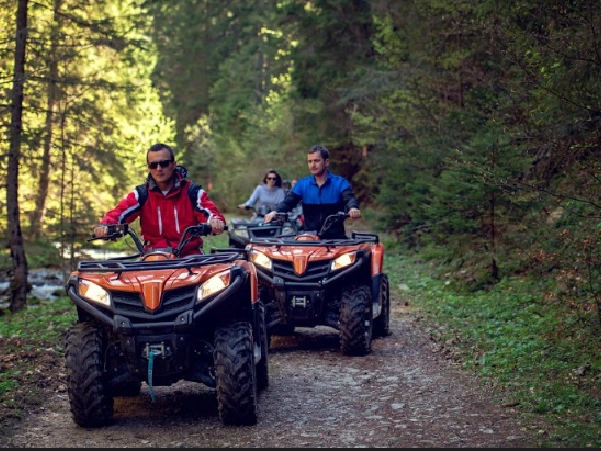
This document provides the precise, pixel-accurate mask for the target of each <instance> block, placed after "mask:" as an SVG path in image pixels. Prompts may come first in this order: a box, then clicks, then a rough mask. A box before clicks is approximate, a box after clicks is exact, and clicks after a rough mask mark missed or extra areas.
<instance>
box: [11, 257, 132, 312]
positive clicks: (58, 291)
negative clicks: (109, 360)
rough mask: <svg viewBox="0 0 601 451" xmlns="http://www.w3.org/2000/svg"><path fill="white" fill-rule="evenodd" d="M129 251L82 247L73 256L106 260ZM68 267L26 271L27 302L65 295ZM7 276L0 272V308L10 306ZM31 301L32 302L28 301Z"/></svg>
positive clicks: (34, 302) (52, 298) (49, 299)
mask: <svg viewBox="0 0 601 451" xmlns="http://www.w3.org/2000/svg"><path fill="white" fill-rule="evenodd" d="M130 254H131V252H126V251H111V250H106V249H82V250H80V251H78V253H77V255H75V257H77V258H79V259H80V260H81V259H85V260H97V259H102V260H107V259H111V258H117V257H125V256H127V255H130ZM69 274H70V270H69V269H61V268H39V269H29V270H28V271H27V282H28V283H29V284H31V291H30V292H29V293H28V294H27V300H28V303H30V304H33V305H35V304H36V303H37V302H40V301H42V302H44V301H52V300H54V299H56V298H58V297H64V296H67V292H66V291H65V283H66V281H67V278H68V277H69ZM9 287H10V278H9V276H8V275H7V274H6V273H4V272H1V273H0V310H1V309H7V308H9V306H10V295H9V292H8V289H9ZM30 301H33V302H30Z"/></svg>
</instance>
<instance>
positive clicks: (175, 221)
mask: <svg viewBox="0 0 601 451" xmlns="http://www.w3.org/2000/svg"><path fill="white" fill-rule="evenodd" d="M173 175H174V177H175V182H174V184H173V187H172V188H171V190H170V191H169V192H168V193H167V194H163V193H162V192H161V190H160V189H159V187H158V186H157V184H156V182H155V181H154V179H153V178H152V177H151V176H150V174H148V178H147V179H146V182H145V183H144V184H142V185H138V186H136V188H135V190H134V191H132V192H130V193H128V194H127V195H126V196H125V197H124V198H123V200H121V202H119V203H118V204H117V206H116V207H115V208H114V209H112V210H111V211H109V212H108V213H106V215H104V217H103V218H102V221H101V224H125V223H127V224H129V223H132V222H133V221H135V220H136V219H137V218H140V234H141V235H142V239H143V240H144V245H145V247H146V249H150V248H153V249H165V248H175V247H176V246H177V244H178V243H179V239H180V237H181V234H182V233H183V231H184V230H185V229H186V227H189V226H191V225H197V224H200V223H206V222H208V221H209V220H210V219H211V218H214V217H216V218H219V219H221V220H222V221H223V222H225V217H224V216H223V215H222V214H221V213H220V212H219V210H218V208H217V206H216V205H215V203H213V201H211V200H209V195H208V194H207V192H206V191H205V190H203V189H202V187H201V186H200V185H197V184H196V183H193V182H191V181H189V180H186V175H187V171H186V169H185V168H183V167H182V166H177V167H176V168H175V171H174V172H173ZM202 244H203V241H202V238H200V237H198V238H197V239H196V240H193V241H191V242H190V243H189V244H188V245H187V246H186V247H185V248H184V249H183V250H182V253H181V255H182V256H186V255H190V254H198V253H202Z"/></svg>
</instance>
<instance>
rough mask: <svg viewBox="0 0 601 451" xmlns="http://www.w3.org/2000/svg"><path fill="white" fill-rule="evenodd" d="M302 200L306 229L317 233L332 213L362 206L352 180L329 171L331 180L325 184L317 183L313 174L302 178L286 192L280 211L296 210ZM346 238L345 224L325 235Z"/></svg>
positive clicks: (333, 228)
mask: <svg viewBox="0 0 601 451" xmlns="http://www.w3.org/2000/svg"><path fill="white" fill-rule="evenodd" d="M300 201H302V203H303V216H304V218H305V225H304V228H305V230H315V231H317V232H319V229H321V226H322V225H323V223H324V221H325V219H326V218H327V217H328V216H329V215H332V214H335V213H338V212H339V211H344V212H347V213H348V211H349V210H350V209H351V208H359V202H358V201H357V199H356V198H355V195H354V193H353V190H352V189H351V185H350V183H349V182H348V180H347V179H345V178H344V177H340V176H339V175H334V174H332V173H331V172H330V171H329V170H328V175H327V179H326V181H325V183H324V184H323V185H321V186H318V185H317V182H316V181H315V177H314V176H313V175H309V176H307V177H304V178H302V179H300V180H299V181H298V182H297V183H296V185H295V186H294V188H292V190H291V191H289V192H288V193H287V194H286V198H285V199H284V201H283V202H282V203H280V204H278V206H277V208H276V211H278V212H280V213H285V212H289V211H292V209H293V208H294V207H295V206H296V205H297V204H298V203H299V202H300ZM343 237H345V232H344V224H343V223H340V224H338V225H337V227H332V228H331V229H330V230H328V232H327V233H326V234H325V235H324V238H343Z"/></svg>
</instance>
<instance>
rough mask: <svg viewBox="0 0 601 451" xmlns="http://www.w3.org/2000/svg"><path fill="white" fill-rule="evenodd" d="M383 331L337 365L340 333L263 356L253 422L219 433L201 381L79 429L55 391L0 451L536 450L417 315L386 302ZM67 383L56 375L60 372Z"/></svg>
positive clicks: (297, 341) (308, 338) (160, 391)
mask: <svg viewBox="0 0 601 451" xmlns="http://www.w3.org/2000/svg"><path fill="white" fill-rule="evenodd" d="M393 305H394V306H396V307H395V308H393V312H392V318H391V330H392V335H391V336H389V337H386V338H383V339H378V340H375V341H374V344H373V352H372V353H371V354H370V355H368V356H365V357H343V356H341V355H340V352H339V350H338V336H337V332H336V331H334V330H333V329H329V328H322V327H319V328H315V329H298V332H297V333H296V334H295V336H292V337H278V338H276V339H275V340H274V342H273V348H272V350H271V353H270V373H271V381H270V386H269V387H268V388H267V390H266V391H264V392H263V393H262V394H261V395H260V399H259V423H258V424H257V425H256V426H252V427H224V426H222V425H221V423H220V422H219V419H218V415H217V405H216V401H215V398H214V392H213V390H212V389H209V388H207V387H205V386H203V385H200V384H193V383H187V382H186V383H178V384H176V385H174V386H171V387H154V393H155V402H154V403H153V402H152V401H151V397H150V393H149V391H148V387H147V386H146V385H143V387H142V394H141V395H140V396H139V397H137V398H116V399H115V424H114V425H112V426H110V427H106V428H102V429H83V428H80V427H78V426H76V425H75V424H74V423H73V421H72V420H71V417H70V413H69V407H68V402H67V394H66V392H65V391H64V386H63V387H61V388H59V389H58V391H57V392H56V393H54V394H53V396H51V397H50V398H49V399H48V401H47V402H46V404H45V405H44V406H43V408H42V410H41V411H39V412H38V413H34V414H32V415H30V416H29V417H28V418H27V419H25V420H23V421H21V422H19V423H18V424H17V425H16V426H15V428H14V430H13V431H11V433H9V434H8V438H9V442H8V443H4V444H3V445H2V446H4V447H27V448H29V447H36V448H74V447H75V448H87V447H95V448H116V447H119V448H156V447H158V448H188V447H190V448H192V447H195V448H206V447H211V448H225V447H229V448H237V447H249V448H255V447H256V448H259V447H260V448H282V447H286V448H305V447H351V448H356V447H369V448H374V447H394V448H399V447H405V448H407V447H420V448H426V447H428V448H430V447H456V448H521V447H536V446H537V445H536V442H535V440H534V438H533V437H534V434H533V433H534V432H535V429H536V428H533V427H532V426H528V425H525V424H520V421H519V418H518V416H517V414H516V413H515V412H514V411H513V410H512V409H510V408H504V407H502V406H501V401H499V400H498V399H496V398H495V397H493V396H492V395H491V391H490V390H488V389H487V388H486V387H485V386H484V385H483V384H481V383H480V382H479V381H478V380H477V379H475V378H474V377H472V376H471V375H469V374H466V373H465V372H462V371H461V370H460V369H459V368H457V367H456V366H454V365H453V364H451V363H450V362H448V361H447V360H445V359H443V358H441V357H440V356H439V354H437V353H436V352H435V349H436V346H435V345H434V344H433V343H430V342H429V340H428V337H427V335H426V334H425V333H424V332H423V331H422V330H421V329H420V328H419V327H418V326H417V324H416V323H415V321H414V318H413V316H412V315H410V314H409V313H406V312H404V311H403V309H402V308H400V307H399V302H397V301H394V304H393ZM63 377H64V376H63Z"/></svg>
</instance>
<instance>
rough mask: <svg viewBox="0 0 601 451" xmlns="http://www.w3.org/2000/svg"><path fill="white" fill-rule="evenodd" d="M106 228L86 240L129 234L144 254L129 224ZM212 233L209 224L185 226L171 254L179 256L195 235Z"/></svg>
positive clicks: (114, 237)
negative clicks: (99, 234)
mask: <svg viewBox="0 0 601 451" xmlns="http://www.w3.org/2000/svg"><path fill="white" fill-rule="evenodd" d="M106 228H107V234H106V236H103V237H98V236H96V235H94V234H92V236H91V237H90V238H89V239H87V240H86V241H94V240H105V241H109V240H113V241H114V240H116V239H117V238H123V237H125V236H126V235H129V236H130V237H131V238H132V239H133V240H134V243H135V244H136V247H137V248H138V251H139V252H140V254H141V255H143V254H145V252H146V250H145V248H144V245H143V244H142V241H140V238H139V237H138V235H137V233H136V232H135V230H134V229H131V228H130V227H129V224H110V225H106ZM223 230H224V231H225V230H228V227H227V225H225V226H224V227H223ZM212 233H213V227H212V226H211V225H210V224H197V225H193V226H189V227H186V229H185V230H184V233H182V236H181V238H180V240H179V244H178V245H177V247H176V248H175V249H174V250H173V254H174V255H175V256H176V257H177V256H179V254H180V252H181V250H182V249H183V248H184V247H185V246H186V245H187V244H188V243H189V242H190V241H192V239H193V238H195V237H197V236H208V235H211V234H212Z"/></svg>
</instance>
